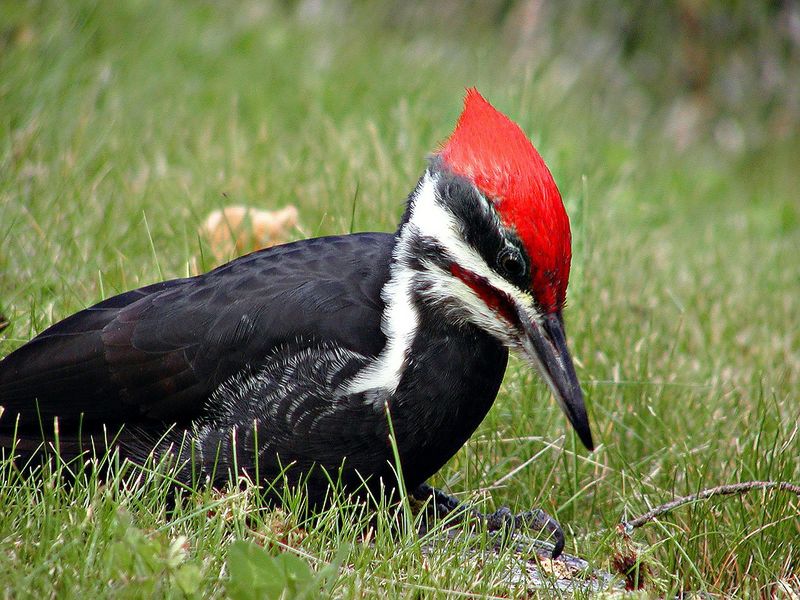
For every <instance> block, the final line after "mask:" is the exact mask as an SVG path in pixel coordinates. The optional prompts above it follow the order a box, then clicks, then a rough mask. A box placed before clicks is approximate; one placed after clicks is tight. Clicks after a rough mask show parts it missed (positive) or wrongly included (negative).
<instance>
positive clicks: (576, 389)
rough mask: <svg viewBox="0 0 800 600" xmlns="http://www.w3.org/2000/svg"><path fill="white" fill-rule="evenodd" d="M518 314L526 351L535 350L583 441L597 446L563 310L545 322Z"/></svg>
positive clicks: (538, 361)
mask: <svg viewBox="0 0 800 600" xmlns="http://www.w3.org/2000/svg"><path fill="white" fill-rule="evenodd" d="M518 316H519V319H520V322H521V323H522V328H523V330H524V332H525V337H526V340H525V341H526V342H527V343H526V344H525V349H526V351H527V352H528V353H531V354H533V356H531V357H530V358H532V359H534V362H536V363H538V364H537V365H536V366H537V367H538V368H539V371H540V372H541V374H542V376H543V377H544V378H545V380H546V381H547V383H548V384H549V385H550V388H551V389H552V390H553V394H555V397H556V399H557V400H558V403H559V404H560V405H561V409H562V410H563V411H564V414H566V415H567V418H568V419H569V422H570V423H572V426H573V427H574V428H575V431H576V432H577V433H578V437H579V438H581V441H582V442H583V445H584V446H586V447H587V448H588V449H589V450H594V443H593V442H592V431H591V429H590V428H589V418H588V417H587V416H586V406H585V404H584V402H583V392H582V391H581V386H580V383H578V376H577V375H576V374H575V367H574V366H573V364H572V357H571V356H570V355H569V350H568V349H567V340H566V337H565V336H564V325H563V322H562V320H561V313H560V312H558V313H550V314H547V315H545V316H544V318H543V319H542V321H541V322H536V321H532V320H531V319H530V317H528V316H526V315H525V314H523V313H522V311H519V314H518Z"/></svg>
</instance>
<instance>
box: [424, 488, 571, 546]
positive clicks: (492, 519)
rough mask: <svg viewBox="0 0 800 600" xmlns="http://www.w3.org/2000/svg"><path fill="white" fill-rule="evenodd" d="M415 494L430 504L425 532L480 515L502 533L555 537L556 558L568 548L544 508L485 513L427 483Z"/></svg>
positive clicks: (556, 524) (500, 509)
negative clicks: (434, 524) (432, 523)
mask: <svg viewBox="0 0 800 600" xmlns="http://www.w3.org/2000/svg"><path fill="white" fill-rule="evenodd" d="M411 495H412V497H413V499H414V500H415V501H417V502H419V503H426V502H427V505H426V512H427V515H426V516H427V517H428V518H427V519H426V522H424V524H423V531H424V530H427V527H428V522H430V521H434V520H438V519H441V518H443V517H450V518H451V521H450V524H452V525H456V524H458V523H462V522H463V521H464V519H465V518H468V517H476V518H478V519H480V520H481V521H483V522H484V523H486V529H487V530H488V531H497V532H502V533H503V534H505V535H510V534H511V533H513V532H515V531H544V532H546V533H548V534H549V535H550V537H551V538H552V539H553V552H552V557H553V558H558V556H559V555H560V554H561V552H562V551H563V550H564V530H563V529H561V525H559V524H558V521H556V520H555V519H554V518H553V517H551V516H550V515H548V514H547V513H546V512H545V511H543V510H542V509H540V508H537V509H534V510H528V511H525V512H522V513H519V514H516V515H515V514H514V513H512V512H511V510H509V509H508V507H505V506H503V507H501V508H499V509H497V510H496V511H494V512H493V513H488V514H486V513H482V512H479V511H477V510H475V509H474V508H470V507H469V506H467V505H465V504H464V503H463V502H459V501H458V500H457V499H456V498H454V497H453V496H450V495H449V494H446V493H445V492H443V491H442V490H439V489H436V488H434V487H432V486H430V485H428V484H427V483H423V484H422V485H420V486H419V487H417V488H416V489H415V490H414V491H413V492H412V494H411Z"/></svg>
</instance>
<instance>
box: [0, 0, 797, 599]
mask: <svg viewBox="0 0 800 600" xmlns="http://www.w3.org/2000/svg"><path fill="white" fill-rule="evenodd" d="M313 6H314V4H313V3H308V4H307V5H306V7H307V10H306V12H303V11H302V10H300V11H298V10H295V9H292V8H287V7H285V6H284V5H276V6H272V5H271V4H269V3H267V4H261V3H257V2H244V3H234V2H227V1H222V2H214V3H168V2H153V1H150V0H132V1H130V2H126V3H124V4H123V5H120V6H117V5H116V4H114V5H112V4H110V3H99V2H91V1H88V0H81V1H78V2H71V3H60V2H26V3H19V2H11V1H3V2H0V291H1V293H0V314H4V315H5V316H6V317H7V318H8V319H9V321H10V323H11V324H10V326H9V328H8V329H6V330H5V331H4V332H3V333H2V334H0V355H5V354H7V353H8V352H10V351H11V350H12V349H14V348H16V347H18V346H19V345H21V344H22V343H23V342H25V341H26V340H28V339H29V338H30V337H32V336H33V335H34V334H36V333H37V332H39V331H41V330H42V329H44V328H45V327H46V326H48V325H49V324H51V323H53V322H55V321H56V320H58V319H61V318H63V317H66V316H67V315H69V314H71V313H72V312H74V311H76V310H79V309H81V308H83V307H85V306H88V305H90V304H93V303H94V302H96V301H98V300H100V299H101V298H103V297H108V296H110V295H113V294H115V293H118V292H122V291H124V290H127V289H130V288H132V287H136V286H140V285H145V284H147V283H151V282H154V281H157V280H160V279H162V278H166V277H177V276H183V275H186V274H187V272H188V269H189V264H190V262H191V260H192V258H193V257H195V256H201V255H204V256H205V255H207V248H202V247H201V243H200V242H199V241H198V238H197V234H196V231H197V227H198V225H199V224H200V223H201V222H202V220H203V218H204V217H205V215H206V214H207V213H208V212H210V211H211V210H213V209H215V208H219V207H220V206H224V205H226V204H234V203H247V204H252V205H254V206H257V207H262V208H276V207H279V206H282V205H283V204H286V203H295V204H297V205H298V207H299V208H300V211H301V220H302V224H303V228H304V231H306V232H307V233H308V234H309V235H322V234H332V233H341V232H346V231H348V230H350V228H351V211H352V206H353V205H352V202H353V198H354V195H355V194H356V190H357V191H358V196H357V204H356V210H355V217H354V218H353V219H352V221H353V222H352V227H353V229H354V230H384V231H388V230H392V229H393V228H394V227H395V225H396V222H397V220H398V219H399V216H400V214H401V212H402V207H403V200H404V198H405V196H406V194H407V193H408V192H409V191H410V190H411V189H412V187H413V186H414V184H415V182H416V179H417V177H418V176H419V174H420V173H421V172H422V169H423V168H424V164H425V163H424V158H425V156H426V155H427V154H428V153H429V152H431V151H432V150H434V149H435V148H436V144H437V143H439V142H440V141H442V140H443V139H444V138H445V137H446V136H447V135H448V133H449V132H450V130H451V127H452V126H453V124H454V122H455V119H456V117H457V116H458V113H459V110H460V104H461V96H462V93H463V89H464V87H465V86H467V85H473V84H477V85H478V86H479V88H480V89H481V91H482V92H483V93H484V94H485V95H486V96H487V97H488V98H489V99H490V100H491V101H492V102H493V103H494V104H495V105H496V106H497V107H498V108H500V109H501V110H503V111H505V112H506V113H508V114H509V115H511V116H512V118H514V119H515V120H517V121H518V122H519V123H520V124H521V125H522V126H523V127H524V129H525V130H526V131H527V132H528V133H529V134H530V135H531V137H532V139H533V140H534V142H535V144H536V145H537V147H538V148H539V150H540V152H541V153H542V155H543V156H544V158H545V160H546V161H547V162H548V164H549V165H550V167H551V169H552V170H553V173H554V175H555V178H556V181H557V182H558V184H559V186H560V188H561V191H562V194H563V196H564V199H565V203H566V205H567V208H568V211H569V212H570V216H571V220H572V225H573V238H574V255H575V256H574V262H573V276H572V279H571V284H570V291H569V307H568V310H567V312H566V320H567V327H568V334H569V336H570V343H571V346H572V349H573V352H574V355H575V356H576V358H577V360H578V361H579V365H578V373H579V376H580V377H581V379H582V382H583V386H584V390H585V392H586V395H587V403H588V405H589V409H590V413H591V419H592V424H593V427H594V431H595V435H596V439H597V441H598V442H600V446H599V448H598V449H597V451H596V452H594V453H593V454H591V455H587V453H586V452H585V451H583V450H582V449H581V448H580V447H579V443H578V442H577V441H576V438H575V437H574V435H573V434H572V433H570V432H567V426H566V422H565V419H564V418H563V416H562V415H561V414H560V412H559V410H558V408H557V407H556V406H555V404H554V403H553V402H552V401H551V399H550V398H549V393H548V392H547V390H546V389H545V387H544V386H543V385H542V384H541V383H540V382H539V381H538V380H537V379H536V377H535V376H534V375H533V374H532V373H531V372H530V371H529V370H528V369H527V368H525V367H524V366H523V365H522V364H521V363H518V362H513V363H512V365H511V368H510V369H509V372H508V374H507V376H506V379H505V383H504V385H503V389H502V392H501V394H500V397H499V398H498V401H497V403H496V406H495V407H494V408H493V409H492V411H491V413H490V414H489V416H488V417H487V419H486V421H485V422H484V423H483V424H482V425H481V426H480V428H479V430H478V431H477V432H476V433H475V435H474V436H473V438H472V439H471V440H470V442H469V443H468V444H467V445H466V447H465V448H464V449H462V451H461V452H459V454H458V455H457V456H456V457H455V458H454V459H453V460H452V461H451V462H450V463H449V464H448V465H447V466H446V467H445V468H444V469H443V470H442V472H441V473H440V474H439V475H437V477H436V478H435V481H434V483H435V484H437V485H443V486H445V487H447V488H448V489H450V490H451V491H453V492H455V493H457V494H459V495H460V496H461V497H463V498H469V499H473V500H475V501H478V502H485V504H484V506H485V507H486V508H487V509H488V508H492V507H494V506H500V505H509V506H511V507H514V508H517V509H520V510H522V509H524V508H528V507H531V506H541V507H543V508H544V509H545V510H547V511H548V512H550V513H551V514H553V515H554V516H557V518H558V519H559V520H560V522H561V523H562V525H564V526H565V527H566V528H567V529H568V531H569V540H568V546H567V551H568V552H571V553H577V554H580V555H582V556H585V557H587V558H589V559H590V560H591V561H592V562H593V564H595V565H596V566H600V567H605V568H609V567H610V564H611V558H612V548H613V543H614V541H615V534H614V532H613V530H614V527H615V525H616V524H617V523H619V522H620V520H621V519H624V518H627V517H630V516H634V515H636V514H639V513H641V512H644V511H645V510H647V508H648V507H649V506H651V505H655V504H660V503H661V502H665V501H668V500H670V499H672V498H673V497H674V496H675V495H683V494H688V493H692V492H694V491H697V490H699V489H702V488H704V487H708V486H713V485H718V484H723V483H731V482H735V481H744V480H753V479H772V480H786V481H795V482H797V481H800V460H799V459H798V457H799V456H800V435H799V434H798V420H799V419H800V402H798V392H797V390H798V389H800V261H798V248H800V204H798V200H797V190H798V189H800V171H798V170H797V166H796V161H797V156H798V155H799V154H800V140H799V139H798V138H797V136H796V135H794V136H792V135H790V136H788V137H783V138H780V137H777V136H772V135H769V136H764V137H762V138H760V139H757V140H754V139H751V138H750V137H747V136H745V138H744V145H743V146H740V145H737V144H733V145H731V144H726V143H725V139H726V138H725V136H724V135H723V134H724V132H725V131H729V130H730V126H731V123H732V124H733V126H734V130H735V125H736V119H737V118H739V116H737V115H736V114H733V115H723V116H720V117H719V119H716V118H715V119H712V120H711V122H709V123H706V124H704V125H701V126H698V128H697V130H696V131H693V132H692V133H693V134H694V135H693V136H692V137H690V139H689V141H688V142H685V143H684V142H682V141H681V140H680V139H678V137H679V136H678V134H675V133H674V130H675V127H674V123H675V119H676V118H678V119H680V117H681V115H682V114H683V113H681V110H680V108H681V107H682V106H685V102H684V101H685V100H686V96H685V95H680V93H679V92H677V91H676V95H675V97H674V98H669V97H659V98H656V97H655V96H654V95H652V94H649V93H648V90H647V89H645V88H643V87H642V85H640V84H638V83H637V82H636V80H635V79H633V78H631V77H630V76H629V74H628V73H627V71H626V70H625V69H624V68H623V66H622V64H621V63H620V61H619V60H618V57H617V55H616V54H615V53H614V52H613V49H606V50H603V47H602V45H601V48H600V50H599V51H598V52H596V53H593V54H592V53H585V54H584V53H582V52H581V48H583V46H578V45H577V44H576V45H575V46H574V47H573V46H571V45H570V44H566V43H556V42H559V41H560V42H564V40H565V39H569V38H565V37H564V36H566V35H567V34H569V35H573V32H571V30H570V29H569V28H565V29H564V32H561V33H560V32H559V30H557V29H555V30H553V31H552V32H551V37H550V38H547V39H543V40H540V42H537V45H536V46H535V51H527V52H520V47H516V46H515V45H514V43H513V42H512V40H511V39H510V38H511V37H513V36H509V35H506V34H505V33H503V32H498V31H494V30H492V29H491V28H490V27H489V26H488V25H485V26H481V27H480V28H478V30H477V31H473V30H464V31H461V30H460V29H459V27H458V26H457V25H458V23H456V24H454V25H453V26H449V25H450V24H448V23H446V22H441V23H439V22H426V23H423V24H419V23H417V28H416V29H417V30H416V31H414V32H413V34H412V32H411V29H412V28H411V27H403V26H401V27H392V26H390V25H389V24H388V21H389V19H388V17H387V15H385V14H367V15H354V14H348V13H347V12H346V11H344V8H342V9H341V12H340V11H336V10H333V9H329V10H327V11H326V10H322V11H321V12H319V13H315V12H314V11H313V10H311V9H309V8H308V7H312V8H313ZM575 39H577V38H575ZM548 41H549V42H551V43H547V42H548ZM523 49H524V48H523ZM676 115H677V117H676ZM741 118H742V120H747V122H748V123H750V122H751V121H752V118H753V115H751V114H747V115H744V116H742V117H741ZM720 127H721V128H722V129H720ZM726 127H727V129H726ZM720 131H721V132H722V133H720ZM747 131H749V130H747ZM532 456H536V459H535V460H533V461H532V462H531V464H529V465H528V466H525V467H524V468H522V469H520V470H519V471H517V472H515V473H514V474H513V475H511V476H508V475H509V474H510V473H511V472H512V470H514V469H515V468H516V467H517V466H519V465H521V464H522V463H523V462H524V461H526V460H527V459H529V458H530V457H532ZM111 472H112V475H111V481H110V482H106V483H105V484H102V483H101V482H100V481H98V480H97V479H96V478H95V477H94V476H93V475H87V476H86V477H85V478H80V477H79V479H78V482H77V483H76V484H75V485H72V486H65V485H62V484H61V483H60V480H59V478H58V476H57V474H47V473H45V474H43V475H42V476H41V477H39V478H34V479H28V480H21V479H20V478H18V477H17V476H16V475H15V474H14V473H13V471H12V470H11V469H10V467H9V465H7V464H6V465H5V467H4V470H3V472H2V473H3V474H2V478H0V507H2V509H1V510H0V581H2V582H3V583H4V594H5V595H6V596H7V597H25V596H31V597H46V596H51V595H53V596H76V597H85V596H87V595H90V594H100V595H115V596H133V597H138V596H149V595H151V594H155V595H157V596H181V595H188V596H192V595H202V596H204V597H205V596H212V597H214V596H224V595H225V593H226V589H228V591H229V592H230V593H234V592H233V590H234V588H226V586H228V585H229V584H228V583H227V582H228V580H229V577H230V575H229V570H228V569H226V567H225V561H226V556H227V552H228V549H229V548H231V547H232V545H231V544H232V543H233V542H234V541H235V540H255V541H257V542H259V543H261V544H264V545H265V546H267V547H268V548H271V549H272V551H273V552H277V551H278V550H280V549H282V550H285V551H287V552H296V553H299V555H300V556H301V557H303V558H304V559H305V560H306V561H307V562H308V563H309V564H311V565H313V566H314V567H315V568H321V566H322V565H324V564H327V563H330V562H331V561H333V560H334V557H335V556H336V554H337V551H338V548H339V547H340V546H341V545H343V544H345V543H346V544H349V547H350V550H349V552H348V554H347V557H346V559H345V562H344V564H345V565H346V566H345V567H343V568H341V569H339V570H338V574H337V575H336V576H335V577H334V578H333V580H332V581H330V582H327V583H324V582H320V583H319V585H320V586H323V585H325V586H332V587H330V588H326V589H328V591H327V592H325V593H333V594H336V595H338V596H342V597H358V596H366V597H371V596H376V595H379V594H382V595H387V596H388V597H408V598H413V597H419V596H425V597H427V596H429V595H435V594H434V591H433V590H440V592H439V596H440V597H452V595H453V594H454V593H456V592H463V593H468V594H476V595H487V594H494V595H500V596H508V595H512V596H514V595H524V594H525V589H524V587H509V585H508V584H507V583H506V579H505V576H504V573H505V571H504V570H503V569H504V568H505V567H507V566H508V561H511V560H513V557H512V556H510V555H503V556H501V557H499V558H498V559H496V560H494V561H489V562H488V563H486V564H484V565H483V566H481V565H478V564H472V563H469V562H464V561H463V560H462V559H461V555H460V551H461V550H462V549H463V548H461V546H459V544H455V545H454V548H453V549H452V550H450V551H448V550H446V549H445V550H442V551H437V552H436V553H434V554H433V555H432V556H427V557H425V556H423V555H422V554H421V553H420V552H419V543H418V542H417V541H416V540H415V539H414V538H413V536H409V535H407V534H402V533H395V534H390V533H388V530H389V529H391V528H390V527H389V523H390V522H391V520H392V519H393V517H392V515H391V514H385V513H384V514H382V516H381V517H380V518H379V531H380V532H383V533H384V535H380V536H378V538H377V539H376V541H375V543H374V544H373V545H369V544H365V543H363V542H362V541H360V540H359V537H358V529H359V528H358V525H359V524H360V523H363V519H364V518H365V517H363V515H357V514H353V515H350V517H349V518H348V519H347V520H349V521H350V523H349V524H343V523H342V522H341V520H337V519H336V518H335V517H336V515H337V510H338V511H339V512H344V513H345V514H349V513H348V512H347V509H346V508H342V507H340V508H339V509H337V510H334V511H333V512H332V513H331V515H328V516H325V517H323V518H322V519H320V520H319V521H317V522H316V523H314V524H302V523H298V521H297V517H296V514H297V513H296V511H293V510H292V507H293V506H296V504H294V503H296V502H299V501H300V499H299V498H291V497H290V498H287V504H288V506H287V507H286V510H285V512H283V513H278V514H276V513H273V512H270V511H266V510H264V509H263V508H262V507H261V506H260V504H259V502H258V498H257V496H258V492H257V490H253V489H252V488H250V489H244V490H237V491H233V492H229V493H228V494H219V493H217V492H214V491H211V490H200V491H198V492H196V493H195V494H193V495H188V496H187V497H185V498H184V499H183V500H182V501H181V503H179V506H178V507H177V508H176V510H175V514H174V515H172V516H171V517H168V516H167V512H166V508H165V506H166V500H167V491H166V488H167V486H166V485H165V484H164V480H163V479H162V478H159V477H157V476H156V475H155V474H151V475H149V476H145V477H143V481H141V482H139V483H138V484H135V485H132V484H130V482H128V483H123V481H124V480H123V479H122V478H121V475H120V474H119V473H118V472H117V470H116V469H115V468H113V467H112V468H111ZM507 476H508V477H507ZM501 480H502V481H501ZM498 481H501V483H500V484H499V485H493V484H494V482H498ZM115 482H116V485H115ZM634 539H635V541H636V542H638V543H641V544H642V545H643V546H645V547H646V551H645V554H646V556H647V560H648V561H649V563H650V565H651V566H652V567H653V569H654V572H655V576H654V578H653V580H652V581H650V582H649V583H648V585H649V586H650V589H651V590H652V591H654V592H655V593H656V594H658V595H664V596H667V595H674V594H676V593H680V592H682V591H689V590H695V591H705V592H709V593H711V594H719V595H739V596H742V595H758V594H761V595H766V594H768V593H769V590H770V589H771V586H772V585H773V584H774V583H775V582H777V581H778V580H781V579H784V578H786V577H788V576H790V575H792V574H797V573H798V571H800V554H798V553H799V552H800V550H799V549H798V548H800V544H798V541H800V517H798V499H797V498H794V497H791V496H789V495H786V494H780V493H753V494H751V495H749V496H746V497H742V498H728V499H724V500H712V501H710V502H706V503H702V504H695V505H691V506H688V507H684V508H682V509H679V510H677V511H675V512H674V513H672V514H670V515H668V516H666V517H663V518H661V519H660V520H659V522H658V523H657V524H651V525H649V526H647V527H646V528H644V529H640V530H637V531H636V533H635V534H634ZM237 548H238V549H237V550H236V551H237V552H244V550H242V549H241V547H237ZM320 589H322V588H320Z"/></svg>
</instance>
